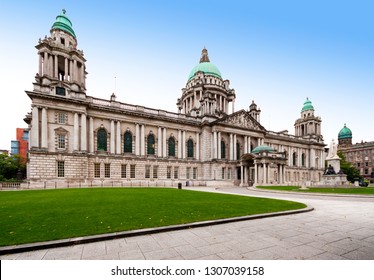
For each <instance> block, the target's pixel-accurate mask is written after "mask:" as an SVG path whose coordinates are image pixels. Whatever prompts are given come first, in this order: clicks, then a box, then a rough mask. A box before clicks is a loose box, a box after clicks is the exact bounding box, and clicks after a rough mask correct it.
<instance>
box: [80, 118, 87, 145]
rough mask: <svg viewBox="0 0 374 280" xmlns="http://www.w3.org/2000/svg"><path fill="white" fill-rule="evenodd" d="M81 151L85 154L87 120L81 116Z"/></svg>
mask: <svg viewBox="0 0 374 280" xmlns="http://www.w3.org/2000/svg"><path fill="white" fill-rule="evenodd" d="M81 151H82V152H87V118H86V115H85V114H82V115H81Z"/></svg>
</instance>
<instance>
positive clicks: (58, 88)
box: [56, 87, 65, 96]
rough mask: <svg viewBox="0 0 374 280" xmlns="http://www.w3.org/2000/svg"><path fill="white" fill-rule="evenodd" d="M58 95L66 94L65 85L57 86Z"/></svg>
mask: <svg viewBox="0 0 374 280" xmlns="http://www.w3.org/2000/svg"><path fill="white" fill-rule="evenodd" d="M56 95H61V96H65V89H64V88H63V87H56Z"/></svg>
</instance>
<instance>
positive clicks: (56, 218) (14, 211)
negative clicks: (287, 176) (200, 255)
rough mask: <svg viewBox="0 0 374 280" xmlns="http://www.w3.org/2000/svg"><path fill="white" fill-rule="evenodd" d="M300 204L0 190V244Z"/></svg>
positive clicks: (190, 195) (208, 196)
mask: <svg viewBox="0 0 374 280" xmlns="http://www.w3.org/2000/svg"><path fill="white" fill-rule="evenodd" d="M305 207H306V206H305V205H304V204H301V203H297V202H291V201H282V200H275V199H266V198H254V197H245V196H237V195H225V194H218V193H207V192H198V191H188V190H178V189H167V188H163V189H156V188H100V189H90V188H87V189H63V190H30V191H1V192H0V246H5V245H13V244H23V243H32V242H37V241H47V240H57V239H64V238H71V237H78V236H87V235H95V234H101V233H112V232H118V231H126V230H133V229H142V228H150V227H160V226H166V225H175V224H184V223H190V222H197V221H205V220H214V219H220V218H228V217H236V216H245V215H251V214H259V213H269V212H276V211H285V210H291V209H301V208H305Z"/></svg>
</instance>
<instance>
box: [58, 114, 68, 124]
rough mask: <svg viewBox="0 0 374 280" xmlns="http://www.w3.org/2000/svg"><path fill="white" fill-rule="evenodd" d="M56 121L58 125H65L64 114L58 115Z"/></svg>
mask: <svg viewBox="0 0 374 280" xmlns="http://www.w3.org/2000/svg"><path fill="white" fill-rule="evenodd" d="M57 121H58V123H60V124H65V123H66V114H65V113H58V115H57Z"/></svg>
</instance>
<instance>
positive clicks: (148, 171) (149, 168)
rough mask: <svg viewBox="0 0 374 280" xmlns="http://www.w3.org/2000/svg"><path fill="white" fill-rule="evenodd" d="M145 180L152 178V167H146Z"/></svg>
mask: <svg viewBox="0 0 374 280" xmlns="http://www.w3.org/2000/svg"><path fill="white" fill-rule="evenodd" d="M145 178H146V179H149V178H151V166H150V165H146V166H145Z"/></svg>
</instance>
